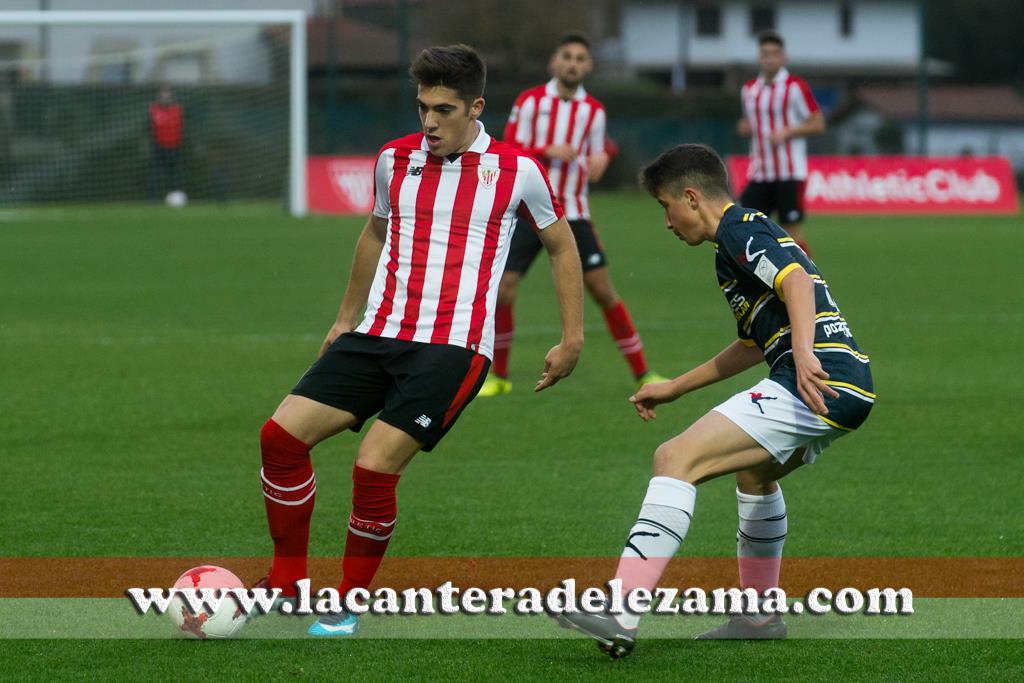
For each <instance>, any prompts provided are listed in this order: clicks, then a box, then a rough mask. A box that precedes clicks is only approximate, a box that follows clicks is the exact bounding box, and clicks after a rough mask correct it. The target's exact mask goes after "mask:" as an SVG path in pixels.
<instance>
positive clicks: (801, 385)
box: [793, 353, 839, 415]
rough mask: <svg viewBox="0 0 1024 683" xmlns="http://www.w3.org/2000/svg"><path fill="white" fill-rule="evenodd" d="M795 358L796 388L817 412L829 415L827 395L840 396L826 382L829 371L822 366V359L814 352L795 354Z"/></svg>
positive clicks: (801, 396) (805, 401)
mask: <svg viewBox="0 0 1024 683" xmlns="http://www.w3.org/2000/svg"><path fill="white" fill-rule="evenodd" d="M793 360H794V361H795V363H796V390H797V391H798V392H799V393H800V398H802V399H803V400H804V403H806V404H807V406H808V407H809V408H810V409H811V410H813V411H814V412H815V414H817V415H828V408H826V407H825V395H828V396H829V397H831V398H839V393H838V392H837V391H836V390H835V389H833V388H832V387H830V386H829V385H827V384H825V380H827V379H828V373H827V372H825V370H824V368H822V367H821V361H819V360H818V357H817V356H815V355H814V354H813V353H808V354H800V355H796V354H794V357H793Z"/></svg>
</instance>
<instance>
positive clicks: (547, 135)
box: [480, 33, 664, 396]
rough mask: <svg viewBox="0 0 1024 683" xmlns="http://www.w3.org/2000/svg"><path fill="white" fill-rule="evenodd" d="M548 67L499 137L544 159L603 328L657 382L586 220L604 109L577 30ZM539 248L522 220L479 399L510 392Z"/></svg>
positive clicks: (604, 154)
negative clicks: (520, 295) (588, 83)
mask: <svg viewBox="0 0 1024 683" xmlns="http://www.w3.org/2000/svg"><path fill="white" fill-rule="evenodd" d="M550 67H551V72H552V75H553V78H552V79H551V80H550V81H548V82H547V83H545V84H544V85H540V86H537V87H535V88H531V89H529V90H527V91H525V92H523V93H522V94H520V95H519V97H518V98H517V99H516V102H515V105H514V106H513V108H512V113H511V115H510V116H509V119H508V123H507V125H506V126H505V142H506V143H508V144H510V145H515V146H517V147H519V148H520V149H522V150H523V151H524V152H526V153H527V154H529V155H531V156H533V157H534V158H536V159H537V160H538V161H540V162H541V163H542V164H544V167H545V168H546V169H547V171H548V175H549V177H550V178H551V186H552V187H553V188H554V190H555V193H556V195H557V196H558V200H559V201H560V202H561V203H562V207H563V208H564V209H565V217H566V218H567V219H568V220H569V225H570V226H571V227H572V232H573V236H574V237H575V238H576V246H577V247H578V249H579V252H580V261H581V262H582V265H583V283H584V284H585V285H586V288H587V291H588V292H590V295H591V297H593V299H594V301H595V302H596V303H597V305H598V306H600V307H601V311H602V312H603V313H604V318H605V321H606V323H607V325H608V331H609V332H610V333H611V335H612V337H614V339H615V341H616V343H617V344H618V346H619V350H620V351H621V352H622V355H623V357H624V358H625V360H626V362H627V363H628V364H629V367H630V370H631V371H632V373H633V377H634V378H635V379H636V380H637V383H638V385H642V384H644V383H647V382H656V381H660V380H662V379H664V378H663V377H661V376H660V375H657V374H655V373H653V372H650V370H649V368H648V367H647V361H646V359H645V358H644V350H643V343H642V342H641V340H640V335H639V334H638V333H637V331H636V328H635V327H634V326H633V321H632V319H631V318H630V315H629V311H628V310H627V309H626V305H625V303H623V301H622V299H621V298H620V297H619V295H618V293H617V292H616V291H615V286H614V285H613V284H612V280H611V276H610V275H609V273H608V263H607V259H606V257H605V253H604V248H603V247H602V245H601V240H600V239H599V238H598V236H597V232H596V231H595V230H594V226H593V224H592V223H591V222H590V204H589V200H588V196H587V194H588V185H589V183H590V182H592V181H595V182H596V181H597V180H600V178H601V176H602V175H604V172H605V170H606V169H607V168H608V164H609V162H610V156H609V153H608V150H607V149H606V147H605V140H606V138H605V129H606V115H605V110H604V106H603V105H602V104H601V103H600V102H598V101H597V100H596V99H595V98H594V97H593V96H592V95H590V94H589V93H588V92H587V91H586V90H584V89H583V85H582V83H583V79H584V78H586V76H587V74H589V73H590V71H591V69H592V68H593V62H592V60H591V56H590V42H589V41H588V39H587V37H586V36H584V35H582V34H579V33H570V34H567V35H565V36H563V37H562V39H561V40H560V41H559V43H558V46H557V48H556V50H555V52H554V54H553V55H552V57H551V63H550ZM540 249H541V242H540V240H539V239H538V238H537V234H536V230H535V229H534V228H532V226H531V221H530V220H528V219H527V220H524V221H520V224H519V227H518V228H517V229H516V232H515V235H514V236H513V238H512V250H511V253H510V254H509V258H508V263H507V264H506V266H505V274H504V275H503V276H502V278H501V287H500V288H499V290H498V307H497V310H496V312H495V339H494V364H493V365H492V366H491V375H490V376H489V377H488V378H487V381H486V382H485V383H484V386H483V388H482V389H481V390H480V396H497V395H500V394H506V393H508V392H509V391H511V389H512V384H511V383H510V382H509V380H508V365H509V351H510V347H511V345H512V339H513V336H514V329H515V322H514V317H513V311H512V308H513V305H514V304H515V300H516V292H517V291H518V288H519V281H520V279H522V277H523V276H524V275H525V274H526V271H527V270H528V269H529V268H530V265H531V264H532V263H533V260H534V259H535V258H536V257H537V254H538V253H539V252H540Z"/></svg>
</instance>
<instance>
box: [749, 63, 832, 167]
mask: <svg viewBox="0 0 1024 683" xmlns="http://www.w3.org/2000/svg"><path fill="white" fill-rule="evenodd" d="M740 97H741V99H742V102H743V113H744V115H745V116H746V117H747V121H748V122H749V123H750V170H749V171H748V173H747V178H748V180H756V181H760V182H764V181H769V182H770V181H775V180H806V179H807V141H806V139H804V138H802V137H798V138H791V139H789V140H787V141H786V142H784V143H782V144H780V145H773V144H772V143H771V140H770V139H769V136H770V135H771V134H772V132H773V131H777V130H780V129H782V128H788V127H791V126H798V125H800V124H802V123H803V122H804V121H806V120H807V119H809V118H810V117H811V114H813V113H814V112H816V111H818V103H817V102H815V101H814V96H813V95H811V89H810V88H809V87H808V86H807V82H806V81H805V80H804V79H802V78H797V77H796V76H794V75H793V74H791V73H789V71H788V70H787V69H786V68H785V67H783V68H781V69H779V72H778V73H777V74H775V78H773V79H772V82H771V83H766V82H765V79H764V76H758V77H757V78H755V79H753V80H751V81H748V82H747V83H746V84H745V85H744V86H743V89H742V91H741V94H740Z"/></svg>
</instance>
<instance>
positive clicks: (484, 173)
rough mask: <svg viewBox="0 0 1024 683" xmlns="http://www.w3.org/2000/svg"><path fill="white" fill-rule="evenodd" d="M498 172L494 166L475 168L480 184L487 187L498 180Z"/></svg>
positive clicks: (492, 185)
mask: <svg viewBox="0 0 1024 683" xmlns="http://www.w3.org/2000/svg"><path fill="white" fill-rule="evenodd" d="M499 173H500V171H499V170H498V169H496V168H484V167H483V166H481V167H479V168H478V169H477V170H476V174H477V177H478V178H480V184H481V185H483V186H484V187H487V188H490V187H494V183H496V182H498V174H499Z"/></svg>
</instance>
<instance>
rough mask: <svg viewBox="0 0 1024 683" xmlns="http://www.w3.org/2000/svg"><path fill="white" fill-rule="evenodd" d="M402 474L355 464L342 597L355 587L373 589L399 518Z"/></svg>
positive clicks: (343, 562) (343, 565)
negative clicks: (397, 493)
mask: <svg viewBox="0 0 1024 683" xmlns="http://www.w3.org/2000/svg"><path fill="white" fill-rule="evenodd" d="M400 476H401V475H398V474H388V473H386V472H374V471H372V470H368V469H365V468H363V467H360V466H359V465H354V466H353V467H352V515H351V517H349V522H348V536H347V537H346V539H345V557H344V559H343V560H342V563H341V569H342V573H343V575H344V576H343V578H342V580H341V584H340V585H339V586H338V592H339V593H341V597H342V599H344V597H345V595H346V594H347V593H348V592H349V591H350V590H351V589H353V588H369V587H370V582H371V581H373V577H374V575H375V574H376V573H377V569H378V568H379V567H380V562H381V560H382V559H384V552H385V551H386V550H387V548H388V541H390V539H391V534H392V533H393V532H394V530H395V520H396V519H397V517H398V501H397V499H396V497H395V488H396V487H397V486H398V479H399V477H400Z"/></svg>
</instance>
